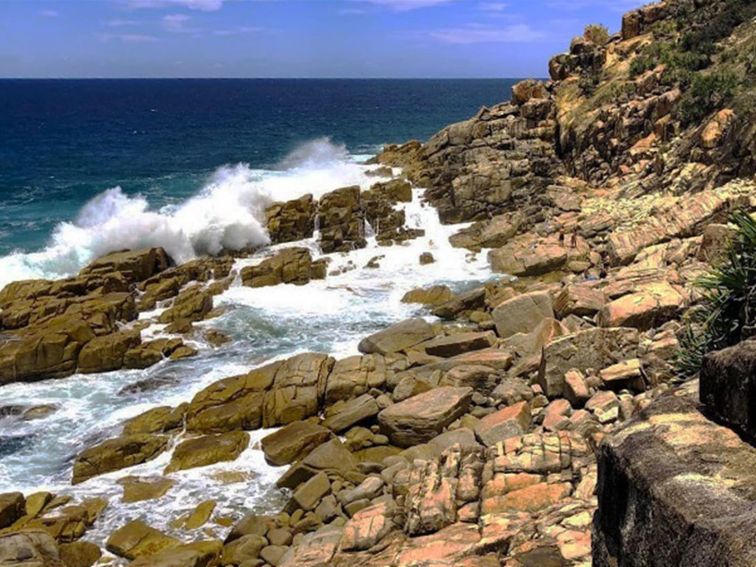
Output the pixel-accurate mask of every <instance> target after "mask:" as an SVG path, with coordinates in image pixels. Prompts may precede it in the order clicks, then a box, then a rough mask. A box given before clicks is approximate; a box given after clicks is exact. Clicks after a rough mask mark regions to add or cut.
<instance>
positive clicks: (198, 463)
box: [165, 431, 249, 473]
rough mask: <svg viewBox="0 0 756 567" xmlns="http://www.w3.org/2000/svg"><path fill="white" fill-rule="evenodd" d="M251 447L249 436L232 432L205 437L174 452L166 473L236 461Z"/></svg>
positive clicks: (185, 442)
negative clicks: (248, 446)
mask: <svg viewBox="0 0 756 567" xmlns="http://www.w3.org/2000/svg"><path fill="white" fill-rule="evenodd" d="M247 445H249V434H248V433H245V432H243V431H231V432H229V433H220V434H216V435H205V436H203V437H198V438H196V439H188V440H186V441H183V442H182V443H180V444H179V445H178V446H177V447H176V449H175V450H174V451H173V456H172V457H171V462H170V463H168V466H167V467H166V468H165V472H166V473H170V472H174V471H180V470H185V469H192V468H195V467H205V466H207V465H212V464H215V463H220V462H223V461H233V460H235V459H236V458H237V457H238V456H239V455H241V453H242V452H243V451H244V449H246V448H247Z"/></svg>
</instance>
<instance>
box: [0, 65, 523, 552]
mask: <svg viewBox="0 0 756 567" xmlns="http://www.w3.org/2000/svg"><path fill="white" fill-rule="evenodd" d="M515 82H516V81H515V80H508V79H491V80H378V79H376V80H236V79H233V80H215V79H214V80H0V287H2V286H4V285H5V284H7V283H9V282H12V281H15V280H20V279H29V278H59V277H64V276H67V275H71V274H75V273H76V272H77V271H78V270H80V269H81V268H82V267H83V266H85V265H86V264H87V263H88V262H90V261H91V260H93V259H94V258H96V257H98V256H100V255H102V254H105V253H108V252H111V251H114V250H121V249H126V248H132V249H134V248H141V247H146V246H163V247H164V248H166V250H167V251H168V253H169V254H170V255H171V256H172V257H173V258H174V259H175V260H176V261H177V262H184V261H187V260H190V259H192V258H194V257H196V256H199V255H203V254H215V253H218V252H220V251H221V250H222V249H242V248H245V247H248V246H262V245H266V244H267V243H268V239H267V234H266V231H265V227H264V211H265V208H266V207H267V206H268V205H269V204H270V203H272V202H274V201H280V200H287V199H292V198H296V197H298V196H301V195H303V194H305V193H311V194H313V195H314V196H316V197H318V196H320V195H322V194H324V193H326V192H328V191H331V190H333V189H336V188H338V187H343V186H346V185H360V186H361V187H363V189H367V188H369V186H370V185H371V184H372V183H375V182H376V180H378V178H375V177H373V176H371V175H368V173H369V171H370V170H371V169H374V166H370V165H367V164H366V161H367V160H368V159H369V158H370V157H372V156H373V155H375V154H376V153H377V152H378V151H379V150H380V148H381V147H382V146H383V145H384V144H387V143H400V142H404V141H407V140H410V139H419V140H427V139H428V138H429V137H430V136H431V135H433V134H434V133H435V132H436V131H438V130H439V129H441V128H442V127H444V126H445V125H447V124H449V123H452V122H456V121H459V120H464V119H466V118H468V117H470V116H472V115H474V114H475V113H476V112H477V111H478V110H479V109H480V107H481V106H486V105H493V104H496V103H498V102H501V101H503V100H506V99H508V98H509V93H510V89H511V86H512V85H513V84H514V83H515ZM397 173H398V172H397ZM422 192H423V191H422V188H421V187H418V188H415V189H414V190H413V200H412V202H411V203H406V204H403V205H400V206H402V207H404V208H405V212H406V216H407V223H408V225H410V226H411V227H414V228H421V229H423V230H424V231H425V236H423V237H421V238H418V239H416V240H414V241H411V242H409V243H407V244H405V245H396V246H391V247H380V246H378V244H377V243H376V242H375V238H374V237H371V235H370V232H369V229H370V227H367V228H368V237H369V238H368V246H367V247H366V248H363V249H360V250H354V251H352V252H349V253H345V254H334V255H330V256H331V264H330V269H331V270H332V271H334V272H338V275H332V276H329V277H328V278H326V279H325V280H322V281H317V282H311V283H309V284H308V285H306V286H303V287H297V286H293V285H279V286H275V287H269V288H257V289H251V288H246V287H244V286H242V285H241V284H240V282H239V281H236V282H235V283H234V284H233V285H232V286H231V288H230V289H229V290H227V291H226V292H224V293H223V294H221V295H219V296H216V298H215V305H216V306H217V307H221V308H223V315H221V316H220V317H217V318H215V319H212V320H209V321H206V322H202V323H200V324H198V326H199V327H200V328H201V327H212V328H215V329H219V330H221V331H223V332H225V333H226V334H228V335H229V336H230V337H231V339H232V340H231V342H230V343H229V344H227V345H224V346H223V347H221V348H214V347H212V346H211V345H208V344H204V343H203V342H202V339H201V338H197V339H196V340H190V341H189V342H190V344H192V346H195V347H196V348H197V349H198V350H199V354H198V355H197V356H196V357H194V358H191V359H186V360H182V361H178V362H169V361H164V362H161V363H159V364H157V365H155V366H153V367H151V368H148V369H145V370H125V371H117V372H110V373H105V374H90V375H80V374H76V375H74V376H71V377H67V378H64V379H58V380H44V381H40V382H35V383H17V384H10V385H6V386H2V387H0V406H2V407H0V493H2V492H9V491H16V490H18V491H22V492H24V493H26V494H28V493H30V492H37V491H40V490H50V491H53V492H55V493H57V494H70V495H71V496H72V497H73V498H74V500H77V499H78V500H80V499H82V498H89V497H104V498H106V499H108V501H109V505H108V507H107V508H106V510H105V512H104V513H103V516H102V518H101V519H100V520H99V521H98V522H97V523H96V524H95V526H94V527H93V528H91V529H90V530H89V531H88V533H87V535H86V538H87V539H89V540H90V541H94V542H97V543H99V544H103V543H104V541H105V540H106V539H107V535H108V534H109V533H110V532H112V531H113V530H114V529H116V528H117V527H119V526H120V525H123V524H124V523H125V522H127V521H129V520H132V519H136V518H141V519H143V520H145V521H147V522H148V523H150V524H151V525H153V526H155V527H157V528H160V529H164V530H166V531H169V532H173V533H175V535H176V536H177V537H181V538H183V539H187V534H186V533H185V532H177V531H176V530H175V529H174V528H173V527H172V526H171V520H173V519H175V518H176V517H178V516H179V515H180V514H182V513H186V512H187V511H189V510H191V509H192V508H193V507H194V506H196V505H197V504H198V503H199V502H202V501H203V500H207V499H213V500H216V501H217V502H218V504H217V506H216V509H215V516H217V517H232V518H234V517H240V516H241V515H242V514H244V513H246V512H250V511H251V512H256V513H273V512H276V511H277V509H278V507H280V505H281V503H282V502H283V501H285V497H286V495H285V494H283V493H281V491H279V490H277V489H276V488H275V480H276V479H277V478H278V476H280V475H281V474H282V473H283V469H281V468H277V467H271V466H269V465H267V464H266V463H265V460H264V458H263V455H262V452H261V451H260V448H259V439H261V438H262V437H263V436H264V435H265V434H267V433H269V431H258V432H252V443H251V444H250V447H249V448H248V449H247V450H246V451H245V452H244V453H243V454H242V456H241V457H240V458H239V459H238V460H237V461H234V462H231V463H219V464H217V465H213V466H210V467H203V468H201V469H192V470H189V471H180V472H176V473H171V475H170V476H171V478H172V479H173V480H174V481H175V484H174V486H173V488H171V489H170V490H169V492H168V493H167V494H166V495H165V496H163V497H162V498H160V499H157V500H152V501H144V502H138V503H132V504H126V503H123V502H122V501H121V494H122V487H121V484H119V481H121V480H122V479H123V477H125V476H142V477H152V476H160V475H162V470H163V468H164V467H165V465H166V464H167V462H168V460H169V459H170V453H171V452H170V451H168V452H166V453H165V454H163V455H162V456H161V457H159V458H157V459H155V460H153V461H150V462H148V463H145V464H143V465H139V466H137V467H132V468H130V469H126V470H124V471H117V472H114V473H110V474H107V475H103V476H100V477H95V478H93V479H90V480H88V481H86V482H84V483H82V484H80V485H77V486H76V487H71V485H70V477H71V468H72V463H73V458H74V456H75V455H76V454H77V453H78V452H79V451H81V450H82V449H84V448H86V447H89V446H92V445H93V444H95V443H97V442H99V441H101V440H104V439H106V438H109V437H114V436H117V435H118V434H119V433H120V430H121V427H122V424H123V421H124V420H125V419H128V418H129V417H132V416H134V415H137V414H139V413H141V412H143V411H146V410H148V409H150V408H153V407H156V406H160V405H177V404H179V403H182V402H186V401H190V400H191V398H192V396H193V395H194V394H196V393H197V392H198V391H199V390H201V389H202V388H204V387H206V386H207V385H209V384H211V383H212V382H214V381H216V380H218V379H221V378H223V377H226V376H232V375H235V374H239V373H243V372H246V371H248V370H249V369H250V368H253V367H255V366H257V365H260V364H264V363H266V362H270V361H272V360H276V359H280V358H284V357H287V356H291V355H293V354H296V353H299V352H307V351H316V352H326V353H329V354H331V355H333V356H335V357H337V358H338V357H344V356H349V355H353V354H357V348H356V347H357V343H358V342H359V340H360V338H362V337H363V336H365V335H366V334H369V333H371V332H374V331H376V330H378V329H380V328H382V327H384V326H386V325H388V324H391V323H393V322H396V321H399V320H401V319H403V318H405V317H409V316H414V315H424V316H427V313H425V312H423V311H422V310H420V309H419V308H418V307H417V306H415V305H408V304H405V303H402V302H401V298H402V296H403V295H404V293H406V292H407V291H409V290H410V289H413V288H415V287H418V286H427V285H431V284H446V285H449V286H450V287H452V288H453V289H455V290H463V289H466V288H469V287H471V286H474V285H477V284H479V283H481V282H484V281H486V280H488V279H490V278H491V277H492V274H491V273H490V270H489V267H488V263H487V261H486V257H485V252H484V253H482V254H478V255H475V254H471V253H469V252H467V251H465V250H460V249H455V248H452V247H451V246H450V245H449V243H448V236H449V235H450V234H452V233H453V232H455V231H456V230H459V228H461V226H465V225H461V226H444V225H442V224H441V223H440V222H439V219H438V215H437V213H436V211H435V209H433V207H432V206H430V205H429V204H428V203H426V202H425V201H424V200H423V198H422ZM290 245H299V246H307V247H309V248H310V249H311V250H312V252H313V254H314V255H315V256H317V257H319V256H320V255H321V251H320V249H319V247H318V235H317V234H316V235H315V236H314V237H313V238H311V239H308V240H306V241H302V242H298V243H292V244H287V245H283V246H290ZM280 246H282V245H279V247H280ZM426 251H429V252H431V253H432V254H433V255H434V257H435V259H436V261H435V262H434V263H433V264H429V265H423V266H421V265H420V264H419V262H418V257H419V255H420V253H422V252H426ZM268 253H270V249H269V248H267V247H266V248H263V249H262V250H261V251H260V252H259V253H257V254H256V255H255V256H253V257H251V258H245V259H241V260H238V261H237V263H236V265H235V267H234V270H235V273H238V271H239V270H240V269H241V268H243V267H244V266H246V265H251V264H254V263H258V262H259V261H261V259H262V258H263V257H264V255H265V254H268ZM375 258H377V260H376V262H377V263H378V265H379V267H378V268H370V267H367V264H368V263H369V262H370V261H371V260H373V259H375ZM376 262H374V263H376ZM162 308H164V307H163V306H158V309H157V310H156V311H155V312H151V313H146V314H142V315H141V317H142V318H148V317H150V316H154V315H155V314H157V313H159V311H160V310H161V309H162ZM153 336H165V333H164V331H163V326H161V325H151V326H150V327H148V328H147V329H146V330H145V331H143V338H145V339H148V338H150V337H153ZM39 406H48V407H49V409H50V410H51V411H50V412H49V413H46V414H44V416H43V417H41V418H39V419H34V420H25V419H23V417H22V416H21V414H20V413H19V411H17V409H18V408H22V409H23V408H31V407H39ZM3 408H15V409H14V410H13V411H10V410H9V411H3ZM179 440H180V438H179V439H177V440H176V441H175V442H178V441H179ZM208 529H209V530H210V531H211V532H213V530H215V531H214V532H213V533H217V534H218V535H219V536H222V533H223V530H224V529H225V528H223V527H222V526H221V525H220V524H217V525H213V526H212V527H211V528H207V527H206V528H203V530H205V531H203V532H202V533H203V534H204V535H205V536H206V535H207V530H208ZM189 539H191V537H190V538H189Z"/></svg>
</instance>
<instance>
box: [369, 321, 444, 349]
mask: <svg viewBox="0 0 756 567" xmlns="http://www.w3.org/2000/svg"><path fill="white" fill-rule="evenodd" d="M435 336H436V331H435V329H434V328H433V325H431V324H430V323H428V322H427V321H426V320H425V319H422V318H420V317H416V318H414V319H406V320H404V321H401V322H399V323H396V324H394V325H391V326H390V327H387V328H386V329H383V330H382V331H378V332H377V333H373V334H372V335H370V336H368V337H365V338H364V339H362V340H361V341H360V344H359V346H358V348H359V350H360V352H362V353H365V354H383V355H386V354H392V353H395V352H401V351H403V350H406V349H408V348H410V347H413V346H415V345H417V344H419V343H421V342H423V341H426V340H428V339H431V338H433V337H435Z"/></svg>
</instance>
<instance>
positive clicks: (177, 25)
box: [161, 14, 197, 33]
mask: <svg viewBox="0 0 756 567" xmlns="http://www.w3.org/2000/svg"><path fill="white" fill-rule="evenodd" d="M190 19H191V18H190V17H189V16H187V15H186V14H167V15H165V16H163V18H162V20H161V23H162V25H163V29H164V30H166V31H169V32H171V33H187V32H194V31H197V30H194V29H191V28H188V27H187V25H186V24H187V22H188V21H189V20H190Z"/></svg>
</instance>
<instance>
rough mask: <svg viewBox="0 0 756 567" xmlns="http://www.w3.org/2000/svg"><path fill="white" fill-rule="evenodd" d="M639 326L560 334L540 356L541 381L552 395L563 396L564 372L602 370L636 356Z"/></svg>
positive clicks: (545, 391)
mask: <svg viewBox="0 0 756 567" xmlns="http://www.w3.org/2000/svg"><path fill="white" fill-rule="evenodd" d="M639 340H640V336H639V333H638V331H637V329H627V328H596V329H586V330H584V331H579V332H577V333H574V334H572V335H567V336H564V337H559V338H557V339H555V340H553V341H551V342H550V343H548V344H547V345H546V346H545V347H544V349H543V354H542V355H541V365H540V368H539V370H538V383H539V384H540V386H541V388H543V391H544V393H545V394H546V395H547V396H549V397H550V398H553V397H559V396H563V395H564V375H565V374H566V373H567V372H568V371H570V370H572V369H577V370H580V371H581V372H585V371H586V370H588V369H593V370H599V369H601V368H606V367H607V366H611V365H612V364H614V363H616V362H620V361H622V360H627V359H629V358H637V355H638V342H639Z"/></svg>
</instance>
